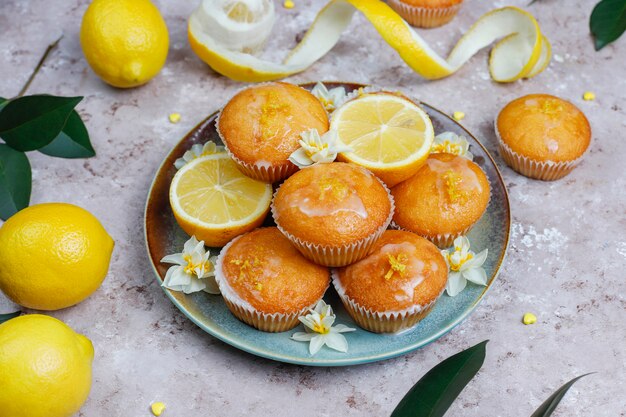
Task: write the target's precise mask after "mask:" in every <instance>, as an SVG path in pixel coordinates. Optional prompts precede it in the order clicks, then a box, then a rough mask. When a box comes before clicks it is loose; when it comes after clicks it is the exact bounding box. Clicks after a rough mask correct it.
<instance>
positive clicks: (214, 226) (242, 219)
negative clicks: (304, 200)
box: [170, 153, 272, 246]
mask: <svg viewBox="0 0 626 417" xmlns="http://www.w3.org/2000/svg"><path fill="white" fill-rule="evenodd" d="M271 200H272V186H271V184H267V183H264V182H261V181H257V180H254V179H252V178H249V177H246V176H245V175H244V174H242V173H241V171H239V169H238V168H237V165H236V164H235V162H234V161H233V160H232V159H231V158H230V157H229V156H228V154H227V153H217V154H213V155H208V156H204V157H200V158H197V159H194V160H193V161H191V162H189V163H188V164H186V165H184V166H183V167H182V168H181V169H180V170H179V171H178V172H177V173H176V175H175V176H174V178H173V179H172V184H171V186H170V204H171V206H172V211H173V212H174V217H175V218H176V221H177V222H178V224H179V225H180V227H181V228H182V229H183V230H184V231H185V232H187V234H189V235H190V236H195V237H196V238H197V239H198V240H204V243H205V244H206V245H207V246H224V245H225V244H227V243H228V242H229V241H230V240H231V239H233V238H234V237H236V236H239V235H241V234H243V233H246V232H248V231H250V230H252V229H254V228H256V227H258V226H260V225H261V223H263V220H264V219H265V217H266V216H267V213H268V212H269V207H270V202H271Z"/></svg>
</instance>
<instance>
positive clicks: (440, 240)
mask: <svg viewBox="0 0 626 417" xmlns="http://www.w3.org/2000/svg"><path fill="white" fill-rule="evenodd" d="M481 217H482V216H481ZM478 220H480V219H478ZM478 220H477V221H476V222H474V223H473V224H472V225H471V226H469V227H467V228H466V229H464V230H462V231H460V232H458V233H440V234H436V235H429V234H426V233H420V232H416V231H415V230H411V229H407V228H406V227H401V226H399V225H398V224H397V223H396V222H395V221H392V222H391V228H392V229H396V230H402V231H404V232H411V233H415V234H416V235H418V236H421V237H423V238H425V239H428V240H430V241H431V242H433V243H434V244H435V245H436V246H437V247H438V248H439V249H447V248H449V247H450V246H452V244H453V243H454V239H456V238H457V237H460V236H465V235H467V233H468V232H469V231H470V230H471V229H472V227H474V225H475V224H476V223H477V222H478Z"/></svg>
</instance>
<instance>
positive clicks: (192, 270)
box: [183, 255, 213, 275]
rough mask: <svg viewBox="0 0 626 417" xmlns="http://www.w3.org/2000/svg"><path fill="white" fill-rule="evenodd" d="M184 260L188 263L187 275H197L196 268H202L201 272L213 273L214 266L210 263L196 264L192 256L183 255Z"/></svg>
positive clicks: (186, 266) (185, 269)
mask: <svg viewBox="0 0 626 417" xmlns="http://www.w3.org/2000/svg"><path fill="white" fill-rule="evenodd" d="M183 259H184V260H185V262H187V265H185V268H184V271H185V273H186V274H191V275H197V274H196V271H195V270H196V268H200V270H201V271H202V270H203V271H211V270H212V269H213V264H212V263H211V262H209V261H206V262H201V263H197V264H196V263H193V260H192V258H191V255H183Z"/></svg>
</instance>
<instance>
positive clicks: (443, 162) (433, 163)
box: [391, 153, 491, 248]
mask: <svg viewBox="0 0 626 417" xmlns="http://www.w3.org/2000/svg"><path fill="white" fill-rule="evenodd" d="M391 194H392V195H393V197H394V201H395V204H396V212H395V214H394V217H393V222H394V226H395V227H397V228H400V229H404V230H408V231H411V232H414V233H417V234H418V235H420V236H423V237H425V238H427V239H428V240H430V241H431V242H433V243H434V244H435V245H437V246H439V247H440V248H447V247H449V246H450V245H452V242H453V241H454V239H456V238H457V237H459V236H461V235H464V234H466V233H467V232H468V231H469V229H470V228H471V227H472V226H473V225H474V224H475V223H476V222H477V221H478V220H479V219H480V217H481V216H482V215H483V213H484V212H485V210H486V209H487V205H488V204H489V198H490V196H491V188H490V186H489V180H487V176H486V175H485V173H484V172H483V171H482V170H481V169H480V167H479V166H478V165H476V164H475V163H474V162H472V161H470V160H468V159H466V158H463V157H461V156H457V155H452V154H448V153H437V154H431V155H430V156H429V157H428V159H427V160H426V164H425V165H424V166H423V167H422V168H421V169H420V170H419V171H418V172H417V174H415V175H414V176H413V177H411V178H409V179H408V180H406V181H404V182H402V183H400V184H398V185H396V186H395V187H393V188H392V189H391Z"/></svg>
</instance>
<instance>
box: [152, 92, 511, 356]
mask: <svg viewBox="0 0 626 417" xmlns="http://www.w3.org/2000/svg"><path fill="white" fill-rule="evenodd" d="M325 84H326V85H327V86H328V87H329V88H332V87H336V86H343V87H345V88H346V91H347V92H350V91H352V90H354V89H356V88H359V87H362V86H363V85H361V84H350V83H348V84H346V83H325ZM312 85H313V84H306V85H304V87H305V88H311V87H312ZM421 105H422V107H423V108H424V110H425V111H426V112H427V113H428V115H429V116H430V118H431V120H432V122H433V126H434V128H435V133H436V134H438V133H441V132H444V131H452V132H455V133H457V134H459V135H463V136H465V137H466V138H467V139H468V141H469V143H470V150H471V152H472V153H473V154H474V162H476V163H477V164H478V165H480V167H481V168H482V169H483V171H485V173H486V174H487V177H488V178H489V182H490V183H491V187H492V189H491V202H490V203H489V207H488V208H487V211H486V213H485V214H484V215H483V217H482V218H481V219H480V221H479V222H478V223H477V224H476V225H475V226H474V227H473V228H472V230H471V231H470V233H469V234H468V238H469V239H470V241H471V243H472V248H473V249H474V250H475V251H476V252H478V251H481V250H483V249H484V248H488V249H489V256H488V258H487V261H486V262H485V263H484V265H483V266H484V268H485V271H486V272H487V276H488V277H489V285H488V286H487V287H481V286H477V285H474V284H471V283H468V285H467V287H466V289H465V290H464V291H463V292H462V293H460V294H459V295H457V296H456V297H454V298H452V297H449V296H448V295H447V294H445V293H444V294H443V295H442V296H441V298H440V299H439V300H438V301H437V304H436V305H435V308H434V309H433V310H432V312H431V313H430V314H429V315H428V316H427V317H426V318H425V319H424V320H422V321H421V322H420V323H419V324H418V325H417V326H416V327H414V328H413V329H411V330H408V331H405V332H403V333H401V334H397V335H381V334H375V333H370V332H368V331H365V330H363V329H361V328H359V327H358V326H356V324H355V323H354V322H353V321H352V319H351V318H350V316H348V314H347V313H346V311H345V310H344V309H343V306H342V305H341V302H340V301H339V299H338V296H337V295H336V294H335V292H334V290H333V289H332V286H331V288H330V289H329V290H328V291H327V293H326V295H325V296H324V299H325V300H326V301H327V302H328V303H330V304H331V305H332V306H333V309H334V310H335V312H336V313H337V321H336V323H344V324H346V325H348V326H351V327H355V328H357V331H355V332H352V333H346V337H347V339H348V345H349V350H348V352H347V353H341V352H336V351H334V350H331V349H328V348H327V347H324V348H322V349H321V350H320V351H319V352H318V353H317V354H316V355H315V356H311V355H310V354H309V351H308V347H309V346H308V343H303V342H296V341H293V340H291V339H290V336H291V335H292V334H293V333H294V332H296V331H302V330H303V329H302V325H300V326H299V327H297V328H296V329H293V330H291V331H288V332H284V333H265V332H261V331H258V330H256V329H254V328H252V327H250V326H248V325H246V324H244V323H242V322H240V321H239V320H237V319H236V318H235V317H234V316H233V315H232V314H231V313H230V311H229V310H228V308H227V307H226V305H225V304H224V301H223V300H222V298H221V297H220V296H216V295H211V294H208V293H205V292H199V293H194V294H190V295H185V294H183V293H181V292H176V291H170V290H168V289H164V290H165V293H166V294H167V296H168V297H169V298H170V300H171V301H172V302H173V303H174V305H176V307H178V308H179V309H180V311H182V312H183V314H185V315H186V316H187V317H188V318H189V319H191V320H192V321H193V322H194V323H195V324H197V325H198V326H200V328H202V329H203V330H205V331H206V332H207V333H209V334H211V335H213V336H215V337H217V338H218V339H221V340H223V341H224V342H226V343H229V344H231V345H233V346H235V347H236V348H239V349H241V350H244V351H246V352H250V353H252V354H255V355H258V356H262V357H265V358H270V359H274V360H277V361H281V362H289V363H295V364H302V365H311V366H345V365H356V364H361V363H366V362H374V361H379V360H383V359H388V358H392V357H394V356H398V355H402V354H404V353H407V352H410V351H412V350H415V349H417V348H420V347H422V346H424V345H426V344H428V343H430V342H432V341H434V340H437V339H438V338H440V337H441V336H443V335H444V334H446V333H447V332H449V331H450V330H451V329H452V328H454V327H455V326H456V325H457V324H459V323H460V322H461V321H463V319H465V318H466V317H467V316H468V315H469V314H470V313H471V312H472V310H474V308H476V306H477V305H478V303H479V302H480V300H481V299H482V298H483V297H484V296H485V294H486V293H487V291H488V290H489V287H490V286H491V285H493V282H494V280H495V278H496V276H497V274H498V271H499V270H500V267H501V265H502V262H503V260H504V256H505V254H506V250H507V247H508V243H509V232H510V226H511V217H510V210H509V199H508V195H507V192H506V188H505V186H504V182H503V181H502V177H501V175H500V172H499V171H498V168H497V167H496V165H495V163H494V161H493V159H492V158H491V156H490V155H489V153H488V152H487V150H486V149H485V148H484V147H483V146H482V145H481V144H480V142H479V141H478V140H477V139H476V138H475V137H474V136H472V134H471V133H469V132H468V131H467V130H465V128H463V126H461V125H460V124H458V123H457V122H456V121H454V120H453V119H451V118H450V117H448V116H447V115H446V114H444V113H442V112H441V111H439V110H437V109H435V108H433V107H432V106H429V105H428V104H426V103H424V102H421ZM215 117H216V113H214V114H212V115H210V116H209V117H207V118H206V119H205V120H204V121H203V122H201V123H200V124H199V125H198V126H196V127H195V128H194V129H193V130H192V131H191V132H189V133H188V134H187V135H186V136H185V137H184V138H183V139H182V140H181V141H180V142H179V143H178V144H177V145H176V146H175V147H174V149H173V150H172V151H171V152H170V153H169V155H168V156H167V158H165V161H163V163H162V165H161V167H160V168H159V170H158V172H157V174H156V177H155V179H154V181H153V183H152V186H151V188H150V192H149V194H148V201H147V203H146V210H145V225H144V226H145V238H146V245H147V249H148V256H149V258H150V263H151V265H152V266H153V268H154V271H155V273H156V277H157V279H158V281H159V284H160V283H162V281H163V278H164V277H165V273H166V271H167V269H168V267H169V266H170V265H168V264H162V263H160V262H159V261H160V259H161V258H163V257H164V256H165V255H167V254H171V253H177V252H180V251H181V249H182V247H183V244H184V242H185V241H186V240H187V239H188V238H189V237H188V236H187V235H186V234H185V232H183V230H182V229H181V228H180V227H178V225H177V224H176V221H175V219H174V216H173V214H172V210H171V209H170V205H169V187H170V182H171V181H172V178H173V176H174V174H175V173H176V168H175V167H174V161H175V160H176V159H177V158H180V157H181V156H182V155H183V153H184V152H185V151H186V150H188V149H189V148H191V146H192V145H193V144H196V143H200V144H203V143H205V142H206V141H209V140H212V141H214V142H217V143H218V144H221V140H220V138H219V136H218V135H217V132H216V130H215ZM266 223H267V225H272V219H271V216H268V220H267V221H266ZM218 251H219V248H215V249H213V248H212V251H211V252H212V253H214V254H217V253H218Z"/></svg>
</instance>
